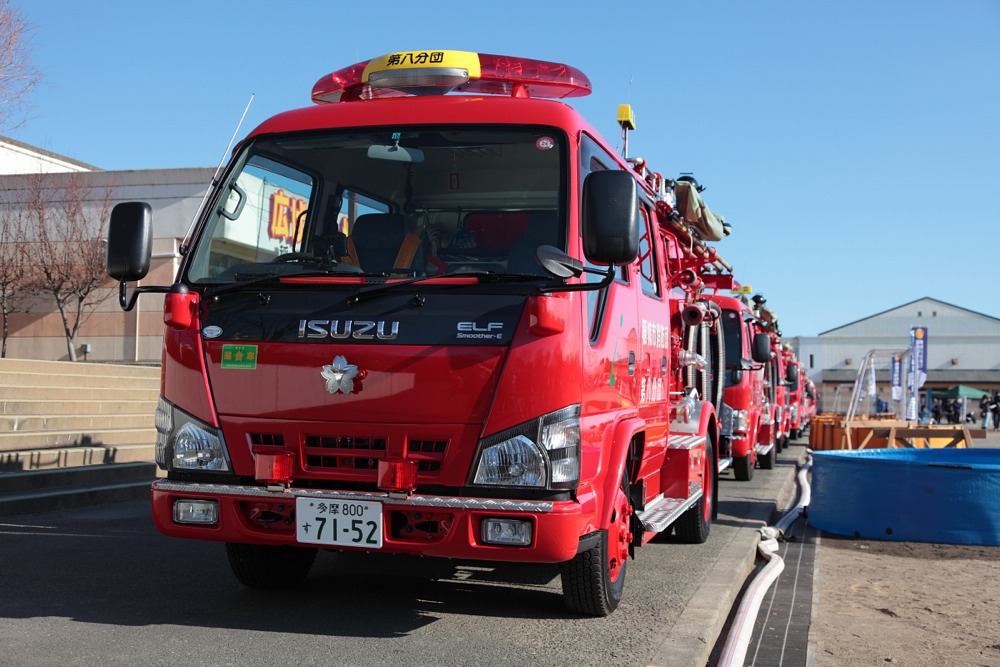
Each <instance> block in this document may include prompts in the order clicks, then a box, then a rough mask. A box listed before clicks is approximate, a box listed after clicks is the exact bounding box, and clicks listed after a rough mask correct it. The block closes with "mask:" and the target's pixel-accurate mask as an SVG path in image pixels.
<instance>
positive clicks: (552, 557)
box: [152, 480, 594, 563]
mask: <svg viewBox="0 0 1000 667" xmlns="http://www.w3.org/2000/svg"><path fill="white" fill-rule="evenodd" d="M298 497H308V498H314V499H319V500H323V501H335V502H336V501H351V500H364V501H369V502H379V503H382V513H383V521H382V530H383V535H382V548H381V549H378V551H381V552H386V553H407V554H414V555H422V556H437V557H443V558H462V559H477V560H492V561H510V562H532V563H558V562H562V561H566V560H569V559H571V558H573V557H574V556H575V555H576V554H577V552H578V549H579V547H580V538H581V537H583V536H584V535H585V534H587V533H591V532H593V530H594V526H593V520H594V518H593V517H588V516H585V513H584V511H583V505H581V503H579V502H577V501H574V500H559V501H548V500H515V499H494V498H465V497H449V496H428V495H412V496H408V497H397V496H395V495H391V494H389V493H385V492H361V491H330V490H315V489H295V488H290V489H277V488H271V489H269V488H266V487H262V486H243V485H235V484H234V485H228V484H205V483H197V482H178V481H173V480H158V481H156V482H154V483H153V486H152V503H153V520H154V522H155V524H156V527H157V529H158V530H159V531H160V532H161V533H163V534H164V535H169V536H171V537H183V538H189V539H202V540H216V541H220V542H238V543H248V544H271V545H293V546H308V547H315V546H316V545H315V544H300V543H299V542H297V541H296V537H295V517H294V508H295V499H296V498H298ZM178 500H212V501H215V502H217V503H218V511H219V520H218V523H216V524H211V525H192V524H186V523H178V522H176V521H175V520H174V517H173V507H174V503H175V502H176V501H178ZM488 518H513V519H520V520H528V521H530V522H531V523H532V533H533V535H534V538H533V541H532V543H531V544H530V545H529V546H497V545H493V544H486V543H484V542H483V540H482V537H481V526H482V522H483V520H485V519H488ZM345 548H350V549H354V548H353V547H345Z"/></svg>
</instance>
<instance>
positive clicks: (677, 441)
mask: <svg viewBox="0 0 1000 667" xmlns="http://www.w3.org/2000/svg"><path fill="white" fill-rule="evenodd" d="M704 442H705V436H703V435H691V434H690V433H680V434H678V435H672V436H670V437H669V438H668V439H667V447H668V448H670V449H694V448H695V447H699V446H700V445H702V444H703V443H704Z"/></svg>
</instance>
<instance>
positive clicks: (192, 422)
mask: <svg viewBox="0 0 1000 667" xmlns="http://www.w3.org/2000/svg"><path fill="white" fill-rule="evenodd" d="M156 464H157V465H158V466H159V467H160V468H161V469H163V470H210V471H212V472H228V471H229V470H231V467H230V465H229V452H228V451H227V449H226V442H225V440H223V438H222V433H220V432H219V431H218V430H216V429H215V428H213V427H211V426H209V425H208V424H205V423H204V422H202V421H200V420H198V419H195V418H194V417H192V416H191V415H189V414H187V413H186V412H183V411H182V410H179V409H177V408H176V407H175V406H174V405H172V404H171V403H170V402H168V401H166V400H165V399H164V398H163V397H162V396H161V397H160V402H159V404H158V405H157V407H156Z"/></svg>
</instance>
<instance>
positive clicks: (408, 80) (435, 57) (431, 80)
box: [312, 51, 591, 104]
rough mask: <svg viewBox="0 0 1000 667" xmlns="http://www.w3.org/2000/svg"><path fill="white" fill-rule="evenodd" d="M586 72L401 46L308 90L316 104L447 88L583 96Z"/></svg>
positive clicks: (540, 62)
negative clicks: (406, 48)
mask: <svg viewBox="0 0 1000 667" xmlns="http://www.w3.org/2000/svg"><path fill="white" fill-rule="evenodd" d="M590 91H591V87H590V79H588V78H587V75H586V74H584V73H583V72H581V71H580V70H578V69H576V68H575V67H570V66H569V65H563V64H561V63H553V62H546V61H544V60H532V59H530V58H514V57H511V56H497V55H491V54H488V53H472V52H469V51H405V52H400V53H390V54H388V55H385V56H381V57H379V58H373V59H372V60H368V61H365V62H360V63H356V64H354V65H351V66H350V67H345V68H343V69H339V70H337V71H336V72H333V73H331V74H328V75H327V76H324V77H323V78H321V79H320V80H319V81H317V82H316V85H314V86H313V89H312V100H313V102H315V103H316V104H325V103H336V102H348V101H354V100H367V99H376V98H382V97H402V96H406V95H430V94H433V95H443V94H446V93H450V92H456V93H471V94H488V95H510V96H513V97H543V98H554V99H560V98H565V97H583V96H584V95H589V94H590Z"/></svg>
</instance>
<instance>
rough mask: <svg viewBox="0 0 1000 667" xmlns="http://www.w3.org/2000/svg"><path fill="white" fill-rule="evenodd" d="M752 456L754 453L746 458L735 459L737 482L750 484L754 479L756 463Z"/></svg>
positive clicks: (734, 471) (734, 466) (735, 457)
mask: <svg viewBox="0 0 1000 667" xmlns="http://www.w3.org/2000/svg"><path fill="white" fill-rule="evenodd" d="M752 456H753V455H752V453H748V454H747V455H746V456H734V457H733V473H734V474H735V475H736V480H737V481H739V482H749V481H750V480H751V479H753V465H754V462H753V459H752V458H751V457H752Z"/></svg>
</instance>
